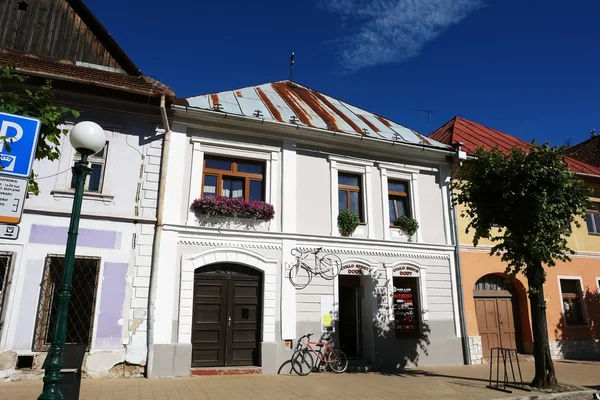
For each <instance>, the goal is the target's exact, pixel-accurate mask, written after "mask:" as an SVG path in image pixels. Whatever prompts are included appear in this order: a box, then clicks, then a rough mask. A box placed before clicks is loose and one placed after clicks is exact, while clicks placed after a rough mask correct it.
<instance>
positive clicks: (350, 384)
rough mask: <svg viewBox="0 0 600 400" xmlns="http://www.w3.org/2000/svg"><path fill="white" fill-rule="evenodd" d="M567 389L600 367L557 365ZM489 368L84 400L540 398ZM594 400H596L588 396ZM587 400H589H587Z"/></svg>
mask: <svg viewBox="0 0 600 400" xmlns="http://www.w3.org/2000/svg"><path fill="white" fill-rule="evenodd" d="M555 365H556V370H557V376H558V379H559V380H560V381H561V382H562V383H565V384H570V385H576V386H580V387H584V388H587V389H600V362H586V361H580V362H577V361H556V363H555ZM488 368H489V367H488V366H487V365H478V366H470V367H465V366H459V367H438V368H419V369H410V370H406V371H404V372H403V373H398V374H383V373H377V372H371V373H357V374H351V373H346V374H341V375H335V374H332V373H320V374H317V373H313V374H310V375H309V376H307V377H299V376H293V375H242V376H214V377H193V378H174V379H155V380H147V379H89V380H84V381H83V383H82V393H81V400H188V399H189V400H191V399H205V400H235V399H243V400H251V399H252V400H253V399H261V400H279V399H298V400H299V399H304V400H317V399H318V400H324V399H344V400H358V399H361V400H370V399H373V400H375V399H376V400H388V399H400V398H402V399H494V398H507V397H521V396H527V395H532V394H539V393H535V392H534V393H527V392H523V391H520V390H514V391H513V393H512V394H509V393H503V392H499V391H495V390H491V389H486V387H485V386H486V384H487V377H488V373H489V369H488ZM522 368H523V373H524V379H525V380H526V381H528V380H530V379H531V378H532V376H533V363H532V362H525V363H522ZM41 388H42V383H41V382H40V381H33V382H32V381H28V382H2V383H0V400H34V399H36V398H37V396H38V394H39V393H40V391H41ZM589 397H590V398H591V396H589ZM583 398H588V397H583Z"/></svg>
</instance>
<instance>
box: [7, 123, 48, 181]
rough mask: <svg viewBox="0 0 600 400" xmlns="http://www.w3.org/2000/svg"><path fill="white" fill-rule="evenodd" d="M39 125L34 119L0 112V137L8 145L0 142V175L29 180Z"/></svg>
mask: <svg viewBox="0 0 600 400" xmlns="http://www.w3.org/2000/svg"><path fill="white" fill-rule="evenodd" d="M41 125H42V124H41V122H40V121H39V120H37V119H35V118H29V117H23V116H20V115H13V114H5V113H1V112H0V137H4V136H5V137H6V144H8V146H6V144H5V143H4V141H3V140H2V141H0V165H1V166H2V170H0V174H2V175H10V176H18V177H23V178H29V175H31V168H32V167H33V157H34V156H35V149H36V147H37V142H38V136H39V134H40V127H41ZM8 147H10V150H9V149H8Z"/></svg>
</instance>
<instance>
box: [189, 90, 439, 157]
mask: <svg viewBox="0 0 600 400" xmlns="http://www.w3.org/2000/svg"><path fill="white" fill-rule="evenodd" d="M181 100H184V99H181ZM178 103H180V104H182V103H183V104H184V105H187V106H189V107H193V108H200V109H205V110H212V111H220V112H225V113H228V114H235V115H242V116H246V117H249V118H260V119H264V120H270V121H274V122H283V123H292V124H297V125H300V126H305V127H308V128H318V129H325V130H329V131H333V132H344V133H349V134H354V135H361V136H368V137H373V138H378V139H385V140H390V141H395V142H407V143H415V144H424V145H430V146H435V147H442V148H448V147H449V146H447V145H445V144H442V143H440V142H437V141H435V140H433V139H431V138H427V137H425V136H423V135H421V134H420V133H418V132H415V131H413V130H411V129H409V128H406V127H404V126H402V125H400V124H397V123H395V122H393V121H390V120H388V119H386V118H383V117H380V116H379V115H376V114H373V113H371V112H369V111H365V110H363V109H360V108H358V107H354V106H352V105H350V104H348V103H344V102H343V101H340V100H338V99H335V98H333V97H330V96H327V95H325V94H323V93H320V92H317V91H316V90H313V89H310V88H308V87H306V86H303V85H299V84H297V83H295V82H291V81H288V80H285V81H279V82H272V83H266V84H264V85H259V86H250V87H246V88H243V89H237V90H230V91H225V92H219V93H212V94H205V95H200V96H194V97H188V98H187V99H185V100H184V101H179V102H178Z"/></svg>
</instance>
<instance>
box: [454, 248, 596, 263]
mask: <svg viewBox="0 0 600 400" xmlns="http://www.w3.org/2000/svg"><path fill="white" fill-rule="evenodd" d="M491 249H492V247H491V246H485V245H484V246H477V247H474V246H470V245H466V244H461V245H460V251H461V252H465V253H483V254H489V252H490V250H491ZM501 253H502V252H501ZM569 257H571V258H593V259H600V252H592V251H577V252H575V254H570V255H569Z"/></svg>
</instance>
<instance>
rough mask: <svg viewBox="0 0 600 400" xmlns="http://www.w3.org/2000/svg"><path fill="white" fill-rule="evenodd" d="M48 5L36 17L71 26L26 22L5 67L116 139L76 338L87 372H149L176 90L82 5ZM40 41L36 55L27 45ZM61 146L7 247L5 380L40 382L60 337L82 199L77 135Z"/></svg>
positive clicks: (84, 243) (85, 212)
mask: <svg viewBox="0 0 600 400" xmlns="http://www.w3.org/2000/svg"><path fill="white" fill-rule="evenodd" d="M46 3H47V2H34V3H32V4H30V6H29V8H28V10H27V11H26V12H28V13H33V15H40V16H42V15H44V16H47V18H48V19H52V18H55V19H56V20H60V21H63V23H62V24H61V25H60V26H59V27H58V28H56V29H55V26H54V25H53V24H49V23H45V22H46V21H38V19H37V18H28V16H26V17H23V23H22V25H21V28H22V30H20V31H19V34H23V35H25V34H27V35H30V36H31V40H29V41H28V40H21V38H20V39H19V40H15V41H14V43H13V41H11V42H10V43H0V44H2V51H0V63H6V64H10V65H12V66H13V67H14V68H15V69H16V70H17V72H20V73H23V74H25V75H28V76H29V77H30V78H29V80H28V83H30V84H32V85H33V86H34V87H35V85H37V84H39V83H41V82H43V80H44V79H46V78H51V79H52V80H53V93H54V95H55V100H56V102H57V103H58V104H61V105H67V106H69V107H70V108H72V109H75V110H78V111H80V112H81V117H80V119H79V120H91V121H94V122H97V123H98V124H100V125H101V126H102V127H103V128H104V129H105V132H106V147H105V148H104V149H103V150H102V151H101V152H99V153H97V154H95V155H93V156H91V157H90V163H91V164H90V167H91V168H92V174H91V176H90V177H89V178H88V180H87V182H86V191H85V194H84V199H83V207H82V215H81V223H80V229H79V236H78V243H77V252H76V261H75V269H74V276H73V292H72V297H71V301H70V306H69V322H68V327H67V343H78V344H85V345H87V352H86V359H85V361H84V365H83V368H84V371H85V372H86V373H87V374H88V375H90V376H92V377H98V376H106V375H109V376H123V375H131V374H137V375H141V374H142V373H143V370H144V365H145V362H146V354H147V346H146V322H145V321H146V313H147V304H148V281H149V276H150V266H151V253H152V243H153V239H154V228H155V224H156V203H157V193H158V180H159V173H160V156H161V140H162V135H161V134H160V131H157V129H158V128H160V127H161V126H162V117H161V110H160V109H159V105H160V100H161V95H162V94H166V95H167V96H169V95H171V96H172V95H173V94H172V92H171V91H170V90H169V89H168V88H166V87H165V86H163V85H161V84H160V83H158V82H156V81H154V80H151V79H149V78H147V77H144V76H143V75H142V74H141V72H140V71H139V70H138V69H137V67H135V65H134V64H133V62H132V61H131V60H130V59H129V58H128V57H127V55H126V54H125V53H124V52H123V51H122V50H121V49H120V48H119V47H118V46H117V45H116V43H114V41H113V40H112V39H111V38H110V35H109V34H108V32H106V31H105V30H104V28H103V27H102V26H101V25H100V24H99V22H98V21H97V20H96V19H95V18H94V17H93V16H92V15H91V13H90V12H89V10H87V8H86V7H85V6H84V5H83V4H82V3H81V2H79V1H70V2H66V1H63V0H55V3H57V4H55V6H52V7H50V9H48V4H46ZM73 4H76V5H77V8H71V7H72V5H73ZM17 6H18V5H17V3H14V4H13V5H8V4H7V6H6V7H4V10H3V12H4V13H0V22H3V21H4V22H5V23H6V24H10V26H11V27H12V24H13V22H15V21H16V17H15V15H16V13H18V12H21V11H19V10H18V9H17ZM39 7H42V8H44V10H43V12H42V11H39V13H38V8H39ZM39 18H41V17H39ZM38 22H41V23H38ZM0 25H2V26H4V25H3V24H0ZM30 25H31V26H30ZM73 25H75V26H76V27H77V29H75V30H74V29H73ZM15 31H16V30H15ZM78 35H80V37H79V36H78ZM54 40H56V42H57V43H58V44H57V46H56V47H55V48H54V53H53V54H52V56H53V57H54V58H52V59H50V58H46V57H47V56H49V55H48V54H46V53H44V51H46V50H47V49H51V47H45V46H43V44H46V43H49V42H52V43H54ZM32 41H33V44H34V46H33V47H32V48H17V47H18V46H20V45H22V44H23V45H24V44H26V43H30V44H31V43H32ZM40 43H41V44H42V45H40V46H37V50H36V44H40ZM77 43H79V47H78V49H80V50H81V51H78V52H76V51H75V50H76V49H75V47H77V46H78V44H77ZM13 44H14V47H15V48H12V47H11V46H12V45H13ZM92 48H93V49H94V52H91V53H88V52H87V51H88V50H90V49H92ZM13 50H14V51H13ZM23 52H25V53H27V54H23ZM56 58H58V59H60V61H59V60H56ZM15 89H17V90H19V89H22V88H21V87H15ZM32 90H35V89H34V88H32ZM167 107H168V104H167ZM75 122H76V121H75V120H73V121H69V120H67V121H65V123H64V124H63V125H62V126H61V128H63V129H66V130H69V129H70V128H71V127H72V126H73V124H74V123H75ZM59 149H60V152H61V157H60V159H59V160H56V161H53V162H52V161H47V160H45V161H43V162H37V163H35V164H34V168H33V169H34V172H35V173H36V174H37V175H38V178H37V180H38V182H39V187H40V195H39V196H30V197H29V198H28V199H27V200H26V201H25V211H24V215H23V218H22V221H21V223H20V224H19V226H20V234H19V237H18V239H17V240H14V241H11V240H6V239H2V240H0V284H1V287H0V299H1V300H2V301H1V303H0V305H1V307H2V308H1V317H2V321H1V330H0V377H12V378H14V379H18V378H25V377H26V376H38V377H39V375H41V374H42V373H43V371H42V369H41V368H42V364H43V361H44V359H45V357H46V354H47V350H48V348H49V343H50V342H51V339H52V335H53V328H54V321H55V315H56V308H55V306H56V303H57V301H56V296H55V294H56V288H57V282H58V281H59V280H60V279H61V273H62V268H63V262H64V253H65V246H66V242H67V230H68V227H69V221H70V214H71V207H72V204H73V194H74V190H73V185H72V174H71V167H72V166H73V164H74V162H75V161H76V160H77V159H78V154H76V152H75V151H74V149H73V148H72V147H71V145H70V143H69V140H68V137H67V136H63V138H62V140H61V143H60V147H59Z"/></svg>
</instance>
